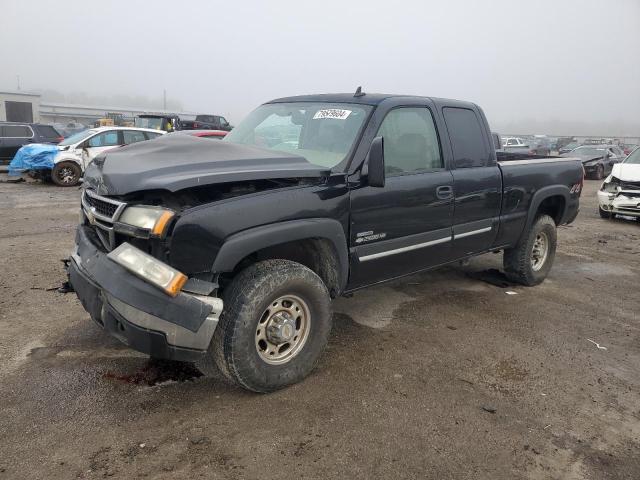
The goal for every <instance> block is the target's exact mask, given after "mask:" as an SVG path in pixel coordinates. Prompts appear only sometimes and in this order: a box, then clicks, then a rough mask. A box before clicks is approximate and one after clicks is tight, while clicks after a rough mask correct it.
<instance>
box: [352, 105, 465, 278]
mask: <svg viewBox="0 0 640 480" xmlns="http://www.w3.org/2000/svg"><path fill="white" fill-rule="evenodd" d="M376 136H382V137H383V138H384V155H385V170H386V182H385V186H384V187H383V188H376V187H370V186H368V185H367V186H362V187H361V188H357V189H354V190H352V192H351V239H350V244H351V246H352V251H355V255H354V257H355V258H356V260H354V263H353V264H352V273H351V278H350V285H351V286H353V287H358V286H363V285H366V284H371V283H375V282H377V281H381V280H385V279H388V278H393V277H396V276H400V275H403V274H407V273H411V272H415V271H418V270H421V269H424V268H428V267H431V266H435V265H438V264H441V263H445V262H446V261H447V260H449V259H450V257H451V221H452V214H453V177H452V175H451V172H450V171H449V170H448V169H447V168H446V165H445V162H444V160H443V155H442V152H441V148H440V142H439V138H438V133H437V129H436V125H435V122H434V119H433V115H432V109H431V108H429V106H428V105H427V104H425V105H423V106H406V107H405V106H398V107H395V108H392V109H391V110H389V111H388V112H387V113H386V115H385V116H384V119H383V120H382V121H381V124H380V126H379V127H378V129H377V134H376Z"/></svg>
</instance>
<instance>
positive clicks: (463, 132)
mask: <svg viewBox="0 0 640 480" xmlns="http://www.w3.org/2000/svg"><path fill="white" fill-rule="evenodd" d="M442 112H443V115H444V119H445V122H446V123H447V129H448V130H449V139H450V140H451V148H452V149H453V161H454V164H455V166H456V168H469V167H484V166H485V165H487V163H488V160H489V154H488V152H487V149H486V147H485V144H484V135H483V134H482V128H481V127H480V122H479V121H478V117H476V114H475V112H474V111H473V110H469V109H467V108H453V107H445V108H443V109H442Z"/></svg>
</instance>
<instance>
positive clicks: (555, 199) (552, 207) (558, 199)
mask: <svg viewBox="0 0 640 480" xmlns="http://www.w3.org/2000/svg"><path fill="white" fill-rule="evenodd" d="M565 204H566V201H565V199H564V197H563V196H562V195H553V196H551V197H547V198H545V199H544V200H543V201H542V202H541V203H540V205H538V211H537V212H536V217H538V216H540V215H549V216H550V217H551V218H553V221H554V222H556V225H559V224H560V222H561V221H562V216H563V215H564V207H565Z"/></svg>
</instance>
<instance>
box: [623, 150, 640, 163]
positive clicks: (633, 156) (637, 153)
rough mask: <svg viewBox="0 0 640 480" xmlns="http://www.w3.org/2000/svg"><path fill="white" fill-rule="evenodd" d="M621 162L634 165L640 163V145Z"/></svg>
mask: <svg viewBox="0 0 640 480" xmlns="http://www.w3.org/2000/svg"><path fill="white" fill-rule="evenodd" d="M623 163H632V164H634V165H640V147H638V148H636V149H635V150H634V151H633V152H631V153H630V154H629V156H628V157H627V158H625V159H624V162H623Z"/></svg>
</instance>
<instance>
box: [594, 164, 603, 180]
mask: <svg viewBox="0 0 640 480" xmlns="http://www.w3.org/2000/svg"><path fill="white" fill-rule="evenodd" d="M594 178H595V179H596V180H602V179H603V178H604V166H602V165H598V168H596V173H595V176H594Z"/></svg>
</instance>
